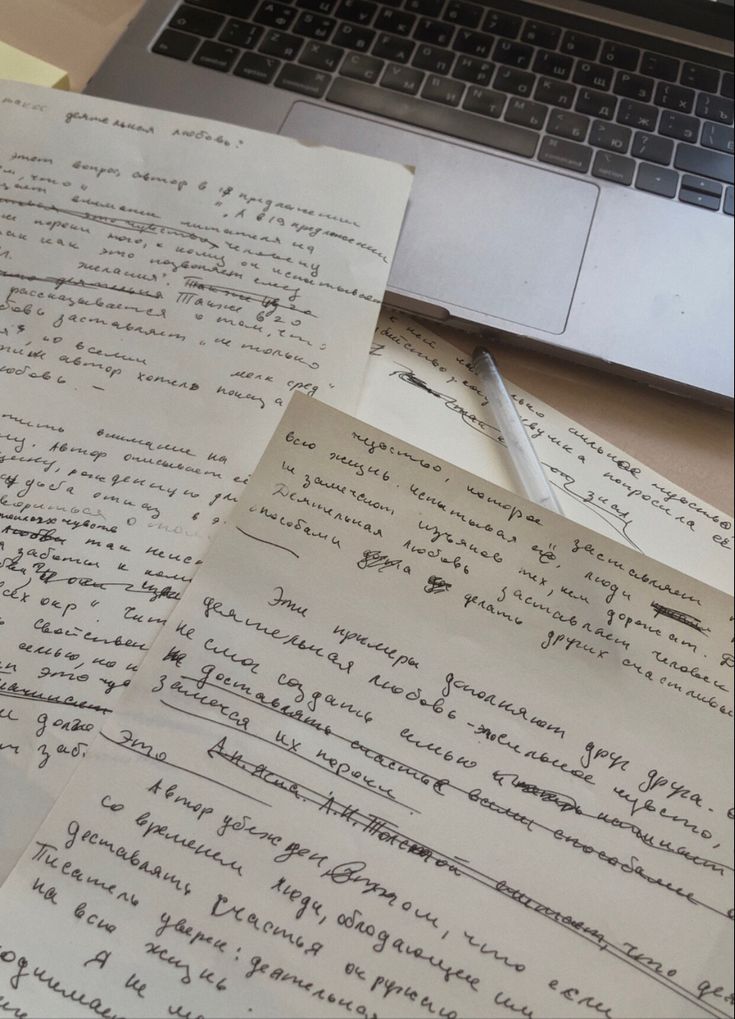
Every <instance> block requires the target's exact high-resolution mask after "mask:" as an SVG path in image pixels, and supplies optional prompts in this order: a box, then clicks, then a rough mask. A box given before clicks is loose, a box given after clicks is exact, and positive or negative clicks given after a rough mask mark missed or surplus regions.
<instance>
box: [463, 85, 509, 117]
mask: <svg viewBox="0 0 735 1019" xmlns="http://www.w3.org/2000/svg"><path fill="white" fill-rule="evenodd" d="M507 98H508V97H507V96H505V95H503V93H502V92H493V91H492V90H491V89H489V88H476V87H473V86H470V88H468V89H467V95H466V96H465V98H464V102H463V103H462V108H463V109H464V110H467V111H468V112H469V113H479V114H480V115H481V116H483V117H499V116H500V114H501V113H502V112H503V107H504V106H505V101H506V99H507Z"/></svg>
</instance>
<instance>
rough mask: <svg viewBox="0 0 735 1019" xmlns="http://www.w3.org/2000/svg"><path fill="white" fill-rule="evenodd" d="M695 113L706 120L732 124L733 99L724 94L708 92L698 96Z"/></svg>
mask: <svg viewBox="0 0 735 1019" xmlns="http://www.w3.org/2000/svg"><path fill="white" fill-rule="evenodd" d="M695 113H696V114H697V116H698V117H704V119H705V120H714V121H715V122H716V123H718V124H732V122H733V101H732V99H723V98H722V96H711V95H709V94H708V93H707V92H702V94H701V95H700V96H699V97H698V98H697V105H696V107H695Z"/></svg>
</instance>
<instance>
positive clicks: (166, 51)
mask: <svg viewBox="0 0 735 1019" xmlns="http://www.w3.org/2000/svg"><path fill="white" fill-rule="evenodd" d="M732 35H733V0H657V2H656V3H655V4H654V3H650V2H647V0H608V2H606V3H605V5H604V6H603V5H602V4H598V3H596V2H586V3H582V2H577V0H556V2H553V3H552V2H551V0H548V2H543V3H534V4H531V3H525V2H516V0H488V2H485V0H188V2H181V0H178V2H177V0H148V2H146V3H145V4H144V5H143V7H142V9H141V11H140V13H139V15H138V16H137V18H136V19H135V20H134V21H133V23H132V24H131V25H130V26H129V28H128V30H127V31H126V32H125V34H124V35H123V37H122V39H121V40H120V42H119V43H118V45H117V46H116V47H115V49H114V50H113V51H112V53H111V54H110V55H109V57H108V58H107V60H106V61H105V62H104V64H103V65H102V67H101V69H100V70H99V72H98V73H97V74H96V75H95V77H94V78H93V79H92V81H91V82H90V84H89V86H88V89H87V91H88V92H90V93H91V94H93V95H98V96H104V97H107V98H111V99H120V100H125V101H128V102H135V103H140V104H143V105H149V106H156V107H161V108H163V109H171V110H176V111H179V112H184V113H191V114H197V115H201V116H206V117H210V118H215V119H220V120H224V121H229V122H233V123H238V124H242V125H245V126H248V127H253V128H257V129H260V130H265V131H272V132H281V133H283V134H286V135H291V136H294V137H298V138H303V139H308V140H310V141H317V142H321V143H323V144H327V145H333V146H337V147H341V148H348V149H352V150H354V151H357V152H364V153H368V154H371V155H377V156H381V157H384V158H387V159H392V160H396V161H398V162H402V163H408V164H412V165H415V166H416V179H415V184H414V189H413V192H412V196H411V201H410V205H409V210H408V213H407V216H406V220H405V223H404V227H403V230H402V233H401V238H400V241H399V245H398V250H397V253H396V258H395V263H394V266H393V269H392V272H391V276H390V281H389V286H388V296H387V300H388V302H389V303H391V304H394V305H396V306H398V307H401V308H403V309H406V310H408V311H411V312H414V313H418V314H421V315H424V316H427V317H429V318H433V319H435V320H437V321H441V322H445V323H447V324H455V325H460V326H462V327H465V328H473V327H479V328H482V327H485V328H489V329H492V330H495V331H500V332H501V333H503V334H505V335H507V336H511V337H513V338H515V339H517V340H518V341H520V342H522V343H524V344H527V345H534V344H544V345H547V346H549V347H551V348H553V350H554V352H556V353H559V354H564V355H567V356H570V357H573V358H574V359H576V360H579V361H582V362H589V363H593V364H597V365H598V366H599V365H601V364H604V365H606V366H609V367H610V368H611V369H613V370H616V371H618V372H621V373H623V374H628V375H633V376H635V377H638V378H642V379H644V380H647V381H649V382H651V383H652V384H654V385H658V386H661V387H663V388H667V389H671V390H674V391H688V392H689V393H691V394H693V395H697V396H699V397H702V398H704V399H708V400H710V401H713V402H716V403H722V404H725V405H731V402H732V397H733V318H732V279H733V244H732V226H733V60H732V49H733V44H732Z"/></svg>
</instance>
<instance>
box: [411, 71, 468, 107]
mask: <svg viewBox="0 0 735 1019" xmlns="http://www.w3.org/2000/svg"><path fill="white" fill-rule="evenodd" d="M463 92H464V85H463V84H462V83H461V82H459V81H456V80H454V79H453V78H442V77H441V75H439V74H430V75H429V76H428V77H427V79H426V81H425V82H424V87H423V88H422V89H421V96H422V98H424V99H431V100H432V101H433V102H435V103H443V104H444V105H445V106H459V101H460V99H461V98H462V94H463Z"/></svg>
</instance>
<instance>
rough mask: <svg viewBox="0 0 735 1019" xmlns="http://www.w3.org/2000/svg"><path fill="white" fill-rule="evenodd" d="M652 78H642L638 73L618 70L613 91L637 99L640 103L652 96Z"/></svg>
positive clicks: (648, 100)
mask: <svg viewBox="0 0 735 1019" xmlns="http://www.w3.org/2000/svg"><path fill="white" fill-rule="evenodd" d="M654 85H655V82H654V80H653V78H644V77H643V76H642V75H640V74H629V73H628V71H618V73H617V75H616V77H615V84H614V85H613V92H614V93H615V95H618V96H625V98H626V99H637V100H638V102H640V103H648V102H650V101H651V97H652V96H653V86H654Z"/></svg>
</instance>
